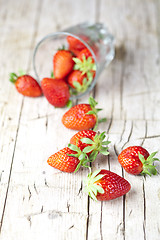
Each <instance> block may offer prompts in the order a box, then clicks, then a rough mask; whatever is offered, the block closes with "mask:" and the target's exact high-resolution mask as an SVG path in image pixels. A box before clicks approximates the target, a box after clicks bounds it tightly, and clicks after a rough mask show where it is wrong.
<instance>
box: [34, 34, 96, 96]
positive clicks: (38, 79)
mask: <svg viewBox="0 0 160 240" xmlns="http://www.w3.org/2000/svg"><path fill="white" fill-rule="evenodd" d="M58 35H66V36H72V37H74V38H76V39H78V40H79V41H81V42H82V43H83V44H84V45H85V46H86V48H88V49H89V51H90V52H91V54H92V56H93V59H94V62H95V64H96V72H95V76H94V79H93V81H92V83H91V85H90V86H89V87H88V88H87V90H86V91H85V92H83V93H80V94H78V95H71V96H70V100H76V99H79V98H81V97H83V96H84V95H86V94H87V93H89V92H90V91H91V90H92V89H93V88H94V86H95V85H96V82H97V78H98V74H97V70H98V64H97V60H96V56H95V53H94V52H93V50H92V48H91V47H90V46H89V44H88V43H86V42H85V41H84V40H83V39H81V38H80V37H78V36H77V35H75V34H72V33H70V32H67V31H59V32H55V33H50V34H47V35H46V36H45V37H43V38H42V39H41V40H40V41H39V42H38V43H37V45H36V47H35V49H34V52H33V58H32V62H33V70H34V72H35V75H36V78H37V81H38V82H39V83H41V80H40V78H39V76H38V73H37V69H36V64H35V62H36V60H35V59H36V53H37V51H38V48H39V46H40V45H41V44H42V43H43V42H44V41H45V40H47V39H49V38H52V37H54V36H58Z"/></svg>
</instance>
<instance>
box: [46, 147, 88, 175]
mask: <svg viewBox="0 0 160 240" xmlns="http://www.w3.org/2000/svg"><path fill="white" fill-rule="evenodd" d="M47 162H48V164H49V165H50V166H52V167H54V168H57V169H59V170H61V171H63V172H69V173H71V172H77V171H78V170H79V168H80V167H81V166H83V167H89V166H88V165H87V164H88V162H89V159H88V156H87V155H86V154H85V153H84V152H82V151H81V150H80V149H79V148H78V147H77V146H75V145H72V144H69V145H68V147H65V148H63V149H61V150H60V151H58V152H56V153H54V154H53V155H51V156H50V157H49V158H48V160H47Z"/></svg>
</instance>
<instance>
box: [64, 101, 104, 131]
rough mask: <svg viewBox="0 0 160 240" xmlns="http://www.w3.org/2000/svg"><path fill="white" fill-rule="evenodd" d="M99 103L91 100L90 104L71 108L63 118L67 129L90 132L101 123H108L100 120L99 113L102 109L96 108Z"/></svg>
mask: <svg viewBox="0 0 160 240" xmlns="http://www.w3.org/2000/svg"><path fill="white" fill-rule="evenodd" d="M97 104H98V103H97V102H96V101H95V100H94V98H92V97H90V98H89V104H78V105H76V106H74V107H72V108H70V109H69V110H68V111H67V112H66V113H65V114H64V115H63V117H62V123H63V125H64V126H65V127H67V128H70V129H73V130H88V129H91V128H93V127H94V130H95V129H96V128H97V125H98V123H99V122H104V121H106V119H105V118H103V119H101V120H98V112H99V111H101V110H102V109H99V108H96V105H97Z"/></svg>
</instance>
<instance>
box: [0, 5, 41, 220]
mask: <svg viewBox="0 0 160 240" xmlns="http://www.w3.org/2000/svg"><path fill="white" fill-rule="evenodd" d="M37 3H38V2H36V1H35V2H34V3H32V4H31V5H32V9H36V8H37ZM31 5H29V3H28V2H27V1H21V2H18V1H14V2H13V1H1V8H0V11H1V14H2V15H1V16H2V18H1V21H0V22H1V23H0V24H1V28H0V29H1V39H0V44H1V59H2V61H1V69H2V71H1V72H0V79H1V80H0V81H1V87H0V107H1V121H0V132H1V138H0V145H1V153H0V155H1V165H0V176H1V177H0V183H1V194H0V202H1V204H0V219H1V217H2V218H3V214H4V205H5V201H6V194H7V191H8V186H9V179H10V174H11V170H12V162H13V157H14V150H15V146H16V138H17V132H18V128H19V119H20V115H21V109H22V105H23V97H22V96H21V95H20V94H18V93H17V91H16V90H15V87H14V86H13V85H12V84H11V83H9V80H8V78H9V72H12V71H18V69H19V68H23V69H24V70H26V69H27V67H28V66H27V65H28V58H29V55H30V44H31V39H32V35H33V30H34V24H33V23H34V18H35V14H34V11H33V12H31V11H26V12H25V10H27V9H30V8H31ZM15 9H16V11H15ZM19 19H21V20H19ZM28 19H30V22H28ZM31 23H32V24H31ZM22 26H23V28H22ZM17 46H18V47H17ZM22 63H23V65H22ZM1 221H2V219H1Z"/></svg>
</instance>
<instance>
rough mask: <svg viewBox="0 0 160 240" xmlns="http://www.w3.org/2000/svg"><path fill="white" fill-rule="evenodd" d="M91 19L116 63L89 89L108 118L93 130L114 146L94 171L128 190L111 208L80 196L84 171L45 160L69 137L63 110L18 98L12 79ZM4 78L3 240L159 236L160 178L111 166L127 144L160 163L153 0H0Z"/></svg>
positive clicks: (0, 134) (157, 28)
mask: <svg viewBox="0 0 160 240" xmlns="http://www.w3.org/2000/svg"><path fill="white" fill-rule="evenodd" d="M87 20H92V21H94V22H103V23H105V24H106V25H107V26H108V28H109V30H110V32H111V33H112V34H113V35H114V36H115V45H116V57H115V59H114V61H113V62H112V63H111V64H110V66H109V67H107V68H106V69H105V70H104V71H103V74H102V75H101V77H100V78H99V81H98V83H97V85H96V87H95V89H94V91H93V92H92V93H91V94H92V95H93V96H95V98H96V100H97V101H98V102H99V107H103V108H104V110H103V111H102V113H101V114H100V115H101V116H102V117H107V119H108V121H107V122H106V123H103V124H101V125H100V126H99V130H100V131H106V132H107V137H108V139H110V140H111V141H112V143H111V144H110V155H109V156H108V157H102V156H101V155H99V157H98V159H97V160H96V161H95V163H94V164H93V166H92V167H93V169H96V168H106V169H110V170H111V171H114V172H116V173H117V174H119V175H121V176H124V177H125V178H126V179H127V180H128V181H129V182H130V183H131V185H132V189H131V191H130V192H129V193H128V194H127V195H126V196H124V197H121V198H118V199H115V200H113V201H108V202H93V201H92V200H91V199H89V198H88V196H87V195H86V194H85V193H84V192H83V191H82V188H83V181H82V179H83V178H84V177H85V176H86V175H87V170H86V169H81V170H80V171H79V172H77V173H76V174H67V173H62V172H60V171H58V170H55V169H53V168H51V167H49V166H48V165H47V163H46V160H47V158H48V157H49V156H50V155H51V154H53V153H54V152H56V151H57V150H59V149H61V148H63V147H64V146H66V145H67V143H68V141H69V139H70V137H71V136H72V135H73V134H74V133H75V131H71V130H68V129H66V128H65V127H63V126H62V123H61V121H60V120H61V117H62V115H63V113H64V112H65V111H66V109H55V108H54V107H52V106H51V105H49V104H48V102H47V100H46V99H45V98H44V97H40V98H37V99H32V98H27V97H23V96H22V95H20V94H18V93H17V92H16V90H15V87H14V85H12V84H11V83H10V82H9V81H8V79H9V73H10V72H12V71H18V69H19V68H22V69H24V70H25V71H27V72H28V73H31V74H34V72H33V67H32V55H33V49H34V47H35V45H36V43H37V42H38V41H39V40H40V39H41V38H42V37H44V36H45V35H46V34H48V33H51V32H55V31H57V30H62V29H65V28H66V27H69V26H72V25H74V24H77V23H80V22H84V21H87ZM0 81H1V84H0V239H1V240H29V239H34V240H39V239H48V240H51V239H54V240H137V239H138V240H152V239H154V240H159V239H160V177H159V176H154V177H152V178H150V177H142V176H131V175H129V174H127V173H126V172H124V171H123V170H122V168H121V166H120V165H119V163H118V161H117V154H119V153H120V151H121V150H122V149H123V148H125V147H127V146H130V145H141V146H143V147H146V148H147V149H148V150H149V152H153V151H156V150H157V151H159V152H158V154H157V156H158V157H160V1H159V0H134V1H128V0H116V1H113V0H87V1H86V0H81V1H80V0H76V1H74V0H32V1H29V0H21V1H19V0H0ZM87 99H88V96H86V97H84V98H83V99H81V100H80V101H79V102H87ZM157 165H158V169H159V171H160V164H158V163H157Z"/></svg>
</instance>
